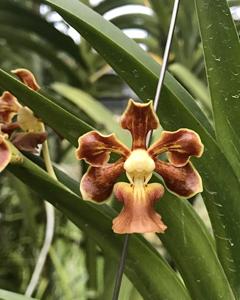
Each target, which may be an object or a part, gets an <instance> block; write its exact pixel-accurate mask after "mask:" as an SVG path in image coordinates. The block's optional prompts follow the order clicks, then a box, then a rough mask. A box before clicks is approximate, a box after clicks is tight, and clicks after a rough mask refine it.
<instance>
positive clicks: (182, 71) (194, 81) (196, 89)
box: [169, 63, 212, 118]
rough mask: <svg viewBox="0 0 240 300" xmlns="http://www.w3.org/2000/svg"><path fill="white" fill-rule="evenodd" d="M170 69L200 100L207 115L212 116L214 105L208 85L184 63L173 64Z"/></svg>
mask: <svg viewBox="0 0 240 300" xmlns="http://www.w3.org/2000/svg"><path fill="white" fill-rule="evenodd" d="M169 70H170V72H171V73H172V74H173V75H174V76H175V77H176V78H178V79H179V81H180V82H181V83H182V84H184V86H185V87H187V89H188V90H189V91H190V92H191V94H192V95H193V96H194V97H195V98H196V99H197V100H199V101H200V103H201V104H202V107H203V109H204V110H205V111H206V113H207V115H208V116H210V117H211V118H212V105H211V100H210V97H209V94H208V90H207V87H206V85H204V83H203V82H202V81H201V80H199V79H198V78H197V77H196V76H195V75H194V74H193V73H191V71H189V70H188V69H187V68H186V67H185V66H183V65H182V64H179V63H174V64H171V65H170V66H169Z"/></svg>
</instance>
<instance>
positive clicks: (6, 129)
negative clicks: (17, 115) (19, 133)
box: [0, 122, 20, 135]
mask: <svg viewBox="0 0 240 300" xmlns="http://www.w3.org/2000/svg"><path fill="white" fill-rule="evenodd" d="M0 126H1V127H0V128H1V131H2V132H3V133H6V134H8V135H11V134H12V133H13V131H15V130H16V129H19V128H20V125H19V124H18V122H13V123H8V124H0Z"/></svg>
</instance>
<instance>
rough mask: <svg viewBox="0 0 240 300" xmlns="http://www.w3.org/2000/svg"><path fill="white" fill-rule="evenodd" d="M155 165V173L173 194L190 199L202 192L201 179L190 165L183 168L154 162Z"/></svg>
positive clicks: (158, 161)
mask: <svg viewBox="0 0 240 300" xmlns="http://www.w3.org/2000/svg"><path fill="white" fill-rule="evenodd" d="M155 165H156V168H155V171H156V172H157V173H158V174H159V175H161V176H162V178H163V179H164V182H165V184H166V186H167V188H168V189H169V190H170V191H171V192H173V193H174V194H177V195H179V196H181V197H185V198H190V197H193V196H194V195H196V194H197V193H200V192H202V190H203V188H202V179H201V177H200V175H199V174H198V172H197V171H196V170H195V168H194V167H193V165H192V164H191V163H188V164H187V165H185V166H184V167H175V166H173V165H172V164H170V163H167V162H163V161H160V160H156V161H155Z"/></svg>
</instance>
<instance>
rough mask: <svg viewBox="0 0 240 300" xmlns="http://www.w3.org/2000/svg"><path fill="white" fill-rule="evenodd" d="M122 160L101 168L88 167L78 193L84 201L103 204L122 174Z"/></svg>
mask: <svg viewBox="0 0 240 300" xmlns="http://www.w3.org/2000/svg"><path fill="white" fill-rule="evenodd" d="M123 164H124V160H123V159H119V160H118V161H117V162H115V163H112V164H106V165H105V166H102V167H98V168H97V167H89V168H88V171H87V173H86V174H85V175H84V176H83V178H82V180H81V183H80V191H81V194H82V197H83V199H84V200H90V201H91V200H92V201H95V202H99V203H100V202H103V201H104V200H106V199H107V198H108V197H109V196H110V195H111V193H112V190H113V185H114V184H115V182H116V181H117V179H118V177H119V176H120V175H121V173H122V172H123Z"/></svg>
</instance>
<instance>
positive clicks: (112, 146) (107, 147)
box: [76, 131, 130, 167]
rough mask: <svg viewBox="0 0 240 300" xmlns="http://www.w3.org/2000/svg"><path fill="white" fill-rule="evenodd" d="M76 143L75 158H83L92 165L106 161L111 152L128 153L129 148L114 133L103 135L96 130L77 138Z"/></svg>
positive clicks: (97, 165)
mask: <svg viewBox="0 0 240 300" xmlns="http://www.w3.org/2000/svg"><path fill="white" fill-rule="evenodd" d="M78 144H79V146H78V148H77V150H76V157H77V159H79V160H80V159H84V160H85V161H86V162H87V163H89V164H90V165H92V166H94V167H100V166H102V165H104V164H105V163H107V162H108V160H109V157H110V153H111V152H115V153H118V154H121V155H123V156H124V157H127V156H128V155H129V154H130V150H129V149H128V148H127V147H126V146H125V145H124V144H122V143H121V142H120V141H119V140H118V139H117V138H116V136H115V135H114V134H110V135H107V136H104V135H101V134H100V133H98V132H97V131H90V132H88V133H86V134H84V135H82V136H81V137H80V138H79V140H78Z"/></svg>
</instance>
